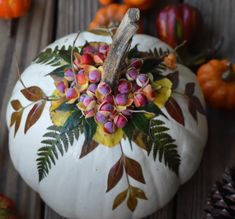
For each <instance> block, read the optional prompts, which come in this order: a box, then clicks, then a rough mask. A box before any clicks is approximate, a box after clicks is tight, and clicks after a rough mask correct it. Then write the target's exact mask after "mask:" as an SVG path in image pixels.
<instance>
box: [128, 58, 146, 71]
mask: <svg viewBox="0 0 235 219" xmlns="http://www.w3.org/2000/svg"><path fill="white" fill-rule="evenodd" d="M142 65H143V60H141V59H138V58H134V59H131V63H130V66H131V67H135V68H137V69H139V68H141V66H142Z"/></svg>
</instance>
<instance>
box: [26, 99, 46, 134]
mask: <svg viewBox="0 0 235 219" xmlns="http://www.w3.org/2000/svg"><path fill="white" fill-rule="evenodd" d="M45 105H46V101H45V100H44V101H41V102H39V103H36V104H34V106H33V108H32V109H31V110H30V112H29V114H28V116H27V119H26V123H25V128H24V133H25V134H26V132H27V131H28V130H29V129H30V128H31V127H32V126H33V125H34V124H35V123H36V122H37V121H38V119H39V118H40V116H41V115H42V112H43V109H44V107H45Z"/></svg>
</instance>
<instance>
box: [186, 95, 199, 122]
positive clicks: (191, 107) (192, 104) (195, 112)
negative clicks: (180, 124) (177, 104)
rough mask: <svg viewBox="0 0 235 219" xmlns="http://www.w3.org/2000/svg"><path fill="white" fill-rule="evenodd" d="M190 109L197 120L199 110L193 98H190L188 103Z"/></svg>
mask: <svg viewBox="0 0 235 219" xmlns="http://www.w3.org/2000/svg"><path fill="white" fill-rule="evenodd" d="M188 110H189V112H190V114H191V115H192V117H193V118H194V119H195V120H196V121H197V110H196V107H195V105H194V103H193V101H192V100H191V99H190V100H189V103H188Z"/></svg>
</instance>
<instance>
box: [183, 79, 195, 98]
mask: <svg viewBox="0 0 235 219" xmlns="http://www.w3.org/2000/svg"><path fill="white" fill-rule="evenodd" d="M194 90H195V83H193V82H192V83H187V84H186V85H185V94H186V95H187V96H189V97H191V96H192V95H193V94H194Z"/></svg>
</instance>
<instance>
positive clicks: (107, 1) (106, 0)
mask: <svg viewBox="0 0 235 219" xmlns="http://www.w3.org/2000/svg"><path fill="white" fill-rule="evenodd" d="M99 2H100V4H102V5H108V4H111V3H112V2H113V0H99Z"/></svg>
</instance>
